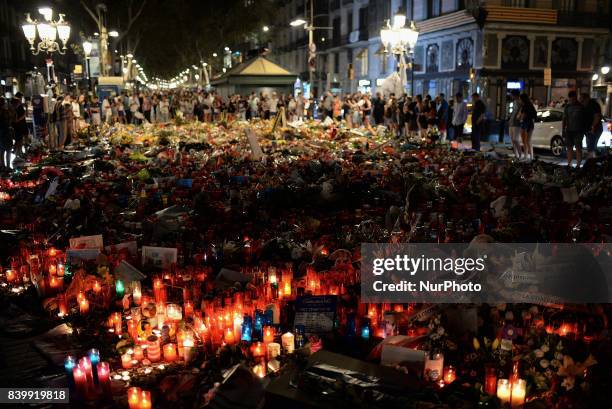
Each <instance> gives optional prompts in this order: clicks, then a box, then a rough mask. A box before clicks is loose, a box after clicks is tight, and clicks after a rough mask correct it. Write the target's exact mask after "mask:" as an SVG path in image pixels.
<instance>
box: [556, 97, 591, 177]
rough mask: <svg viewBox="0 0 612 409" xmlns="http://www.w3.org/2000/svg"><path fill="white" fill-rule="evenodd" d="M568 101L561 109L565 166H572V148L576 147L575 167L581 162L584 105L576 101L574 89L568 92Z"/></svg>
mask: <svg viewBox="0 0 612 409" xmlns="http://www.w3.org/2000/svg"><path fill="white" fill-rule="evenodd" d="M568 98H569V102H568V103H567V105H566V106H565V109H564V110H563V122H562V124H563V125H562V128H563V137H564V139H565V147H566V149H567V166H572V161H573V160H574V148H575V149H576V167H577V168H579V167H580V163H581V162H582V138H583V137H584V131H585V128H586V126H585V107H584V105H582V104H581V103H580V102H579V101H578V96H577V94H576V91H573V90H572V91H570V92H569V94H568Z"/></svg>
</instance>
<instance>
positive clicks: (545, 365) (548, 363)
mask: <svg viewBox="0 0 612 409" xmlns="http://www.w3.org/2000/svg"><path fill="white" fill-rule="evenodd" d="M549 365H550V362H549V361H548V359H542V360H541V361H540V366H541V367H542V368H544V369H546V368H548V366H549Z"/></svg>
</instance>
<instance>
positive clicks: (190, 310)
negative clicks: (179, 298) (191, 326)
mask: <svg viewBox="0 0 612 409" xmlns="http://www.w3.org/2000/svg"><path fill="white" fill-rule="evenodd" d="M183 307H184V309H185V317H186V318H188V317H191V316H192V315H193V304H192V303H191V301H187V302H186V303H185V304H184V305H183Z"/></svg>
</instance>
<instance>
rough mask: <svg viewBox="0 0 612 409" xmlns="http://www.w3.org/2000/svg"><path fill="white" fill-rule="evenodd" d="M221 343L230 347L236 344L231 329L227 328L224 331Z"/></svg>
mask: <svg viewBox="0 0 612 409" xmlns="http://www.w3.org/2000/svg"><path fill="white" fill-rule="evenodd" d="M223 341H224V342H225V343H226V344H228V345H232V344H234V343H235V342H236V338H235V336H234V330H233V329H232V328H228V329H227V330H225V335H224V337H223Z"/></svg>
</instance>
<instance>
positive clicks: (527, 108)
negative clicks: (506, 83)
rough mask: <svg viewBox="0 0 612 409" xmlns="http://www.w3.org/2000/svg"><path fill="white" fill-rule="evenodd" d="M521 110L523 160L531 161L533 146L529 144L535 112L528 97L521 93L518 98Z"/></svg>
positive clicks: (535, 116)
mask: <svg viewBox="0 0 612 409" xmlns="http://www.w3.org/2000/svg"><path fill="white" fill-rule="evenodd" d="M520 100H521V110H520V113H519V115H520V120H521V142H522V143H523V158H522V159H523V160H525V161H528V162H529V161H531V160H533V159H534V157H533V145H532V144H531V137H532V136H533V128H534V125H535V120H536V118H537V111H536V109H535V106H534V105H533V104H532V103H531V100H530V99H529V95H527V94H525V93H522V94H521V96H520Z"/></svg>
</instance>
